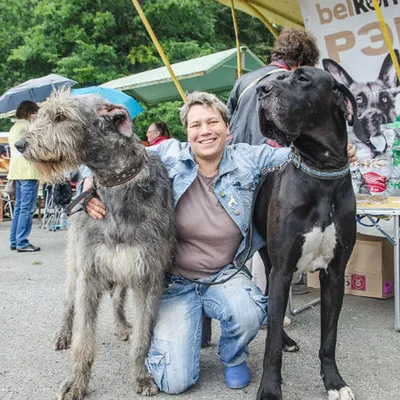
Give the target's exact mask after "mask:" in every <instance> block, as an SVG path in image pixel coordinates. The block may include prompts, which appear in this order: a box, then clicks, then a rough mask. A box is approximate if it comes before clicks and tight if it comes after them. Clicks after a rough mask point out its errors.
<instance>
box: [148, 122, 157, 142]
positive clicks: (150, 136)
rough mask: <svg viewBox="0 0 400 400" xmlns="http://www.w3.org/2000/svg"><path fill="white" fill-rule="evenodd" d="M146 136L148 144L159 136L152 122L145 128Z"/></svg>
mask: <svg viewBox="0 0 400 400" xmlns="http://www.w3.org/2000/svg"><path fill="white" fill-rule="evenodd" d="M146 136H147V140H148V142H149V144H152V143H153V142H154V141H155V140H156V139H157V138H158V137H159V136H160V132H159V131H158V130H157V128H156V127H155V125H154V124H151V125H150V126H149V127H148V128H147V133H146Z"/></svg>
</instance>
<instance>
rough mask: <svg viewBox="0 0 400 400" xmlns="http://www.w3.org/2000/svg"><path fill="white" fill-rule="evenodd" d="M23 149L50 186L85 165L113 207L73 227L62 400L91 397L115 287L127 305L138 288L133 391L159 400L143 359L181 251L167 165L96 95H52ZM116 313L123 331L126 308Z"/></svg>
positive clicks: (62, 341)
mask: <svg viewBox="0 0 400 400" xmlns="http://www.w3.org/2000/svg"><path fill="white" fill-rule="evenodd" d="M16 147H17V149H18V150H19V151H20V152H21V153H23V155H24V156H25V158H27V159H28V160H30V161H32V162H33V163H35V165H36V166H37V167H38V169H39V170H40V172H41V174H42V176H43V178H44V180H46V181H56V180H57V179H59V178H60V177H62V176H63V172H64V171H65V170H71V169H75V168H77V167H78V166H79V165H81V164H85V165H87V166H89V167H90V168H91V170H92V171H93V174H94V177H95V181H96V182H97V185H96V186H97V187H96V192H97V195H98V197H99V198H100V199H101V200H102V202H103V203H104V204H105V207H106V216H105V218H104V219H101V220H96V219H93V218H91V217H90V216H88V215H86V214H85V213H83V212H80V213H76V214H74V215H72V217H71V218H70V225H69V229H68V244H67V264H68V288H67V301H66V303H67V308H66V310H65V315H64V322H63V327H62V329H61V331H60V332H59V334H58V338H57V341H58V346H59V347H63V346H64V347H67V345H68V340H69V338H68V334H69V332H68V329H69V327H70V326H71V324H72V319H74V324H73V335H72V344H71V348H72V366H71V372H70V376H69V377H68V379H67V380H66V381H65V382H64V383H63V384H62V386H61V389H60V393H59V397H58V399H59V400H66V399H68V400H78V399H82V398H83V397H84V396H85V392H86V390H87V386H88V383H89V379H90V375H91V367H92V364H93V361H94V354H95V328H96V317H97V313H98V308H99V302H100V299H101V296H102V294H103V293H104V292H105V291H108V290H110V289H111V288H113V287H115V288H116V289H117V290H118V292H119V293H118V296H117V297H122V299H123V298H124V294H125V293H126V290H127V288H132V289H133V298H134V299H133V300H134V302H133V304H134V309H135V319H134V321H135V323H134V324H133V328H132V361H133V372H132V375H133V383H134V386H135V389H136V391H137V392H138V393H141V394H143V395H154V394H156V393H157V392H158V389H157V386H156V385H155V383H154V381H153V379H152V378H151V376H150V374H149V373H148V371H147V369H146V366H145V359H146V357H147V354H148V350H149V346H150V337H151V331H152V327H153V325H154V323H155V320H156V318H157V311H158V302H159V299H160V296H161V293H162V290H163V280H164V273H165V272H166V270H167V268H168V265H169V262H170V258H171V254H172V251H173V249H174V246H175V226H174V212H173V205H172V195H171V184H170V180H169V178H168V173H167V171H166V169H165V167H164V165H163V164H162V162H161V161H160V160H159V159H158V158H157V157H156V156H154V155H150V154H148V153H147V152H146V150H145V147H144V146H143V145H142V144H141V143H140V141H139V139H138V138H137V137H136V136H135V135H134V134H133V131H132V123H131V120H130V117H129V114H128V112H127V110H126V109H125V108H124V107H122V106H119V105H113V104H109V103H107V102H106V101H104V100H103V99H102V98H101V97H98V96H75V97H74V96H71V95H70V93H69V92H68V91H60V92H58V93H56V94H54V95H52V97H50V98H49V99H48V100H47V101H46V102H45V103H44V104H43V105H42V106H41V108H40V110H39V113H38V115H37V118H36V119H35V121H34V122H33V123H32V124H31V125H30V127H29V129H27V130H26V132H25V133H24V134H23V136H22V138H21V139H20V141H19V142H18V143H17V144H16ZM119 310H120V312H121V313H122V323H123V324H124V323H126V321H124V316H123V308H122V305H120V307H119ZM74 314H75V315H74ZM56 345H57V344H56Z"/></svg>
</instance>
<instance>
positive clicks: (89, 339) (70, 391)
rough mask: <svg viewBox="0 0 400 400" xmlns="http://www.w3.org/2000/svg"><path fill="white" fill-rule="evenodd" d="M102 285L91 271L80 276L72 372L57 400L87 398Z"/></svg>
mask: <svg viewBox="0 0 400 400" xmlns="http://www.w3.org/2000/svg"><path fill="white" fill-rule="evenodd" d="M97 278H98V277H97ZM100 285H101V283H100V282H99V281H98V279H96V277H94V276H92V275H90V272H89V273H88V274H87V275H85V274H84V272H83V271H81V273H80V274H79V276H78V279H77V287H76V303H75V321H74V334H73V338H72V346H71V349H72V365H71V373H70V376H69V377H68V378H67V380H66V381H65V382H64V383H63V384H62V386H61V388H60V393H59V396H58V400H81V399H83V398H84V396H85V393H86V389H87V386H88V384H89V380H90V375H91V369H92V365H93V361H94V353H95V330H96V320H97V312H98V307H99V302H100V299H101V295H102V292H103V289H104V288H102V287H101V286H100Z"/></svg>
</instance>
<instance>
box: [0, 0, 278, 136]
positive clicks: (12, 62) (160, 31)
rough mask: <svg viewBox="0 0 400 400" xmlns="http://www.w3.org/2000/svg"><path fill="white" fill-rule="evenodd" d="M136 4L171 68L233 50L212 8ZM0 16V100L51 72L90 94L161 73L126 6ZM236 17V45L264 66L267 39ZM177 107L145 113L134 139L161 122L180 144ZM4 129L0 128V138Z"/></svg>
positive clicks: (46, 0)
mask: <svg viewBox="0 0 400 400" xmlns="http://www.w3.org/2000/svg"><path fill="white" fill-rule="evenodd" d="M140 3H141V4H142V7H143V10H144V12H145V14H146V16H147V18H148V20H149V22H150V24H151V26H152V28H153V30H154V32H155V34H156V36H157V37H158V39H159V40H160V42H161V44H162V46H163V49H164V51H165V53H166V55H167V57H168V59H169V61H170V62H171V63H174V62H179V61H184V60H188V59H191V58H195V57H200V56H203V55H207V54H211V53H213V52H216V51H221V50H226V49H229V48H232V47H235V37H234V30H233V24H232V17H231V11H230V9H229V8H228V7H224V6H222V5H221V4H219V3H218V2H216V1H214V0H144V1H141V2H140ZM0 15H1V24H0V37H1V41H0V93H3V92H4V91H5V90H7V89H8V88H10V87H12V86H15V85H17V84H19V83H21V82H23V81H25V80H27V79H31V78H35V77H39V76H44V75H47V74H49V73H51V72H53V73H58V74H61V75H64V76H67V77H68V78H71V79H74V80H76V81H77V82H79V84H80V86H90V85H99V84H101V83H104V82H107V81H110V80H112V79H115V78H119V77H122V76H126V75H129V74H134V73H137V72H142V71H146V70H149V69H152V68H155V67H159V66H162V65H163V64H162V61H161V59H160V57H159V55H158V52H157V50H156V48H155V46H154V45H153V44H152V42H151V40H150V38H149V35H148V33H147V31H146V29H145V28H144V26H143V23H142V21H141V20H140V18H139V16H138V14H137V12H136V10H135V8H134V6H133V4H132V2H131V0H68V1H65V0H0ZM237 15H238V23H239V30H240V40H241V43H242V44H243V45H247V46H248V47H249V48H250V49H251V50H252V51H254V52H255V53H256V54H257V55H258V56H259V57H260V58H261V59H263V60H264V61H266V60H267V56H268V54H269V49H270V46H271V43H272V36H271V35H270V33H269V32H268V31H267V29H266V28H265V27H264V26H263V24H262V23H261V22H260V21H258V20H257V19H255V18H251V17H249V16H248V15H247V14H244V13H241V12H238V13H237ZM199 89H201V88H199ZM180 104H181V103H180V102H169V103H162V104H159V105H156V106H146V105H143V106H144V107H145V113H143V114H142V115H140V116H139V117H138V118H137V119H136V121H135V126H136V130H137V132H138V134H139V135H141V136H143V134H145V132H146V129H147V125H148V124H149V123H151V122H152V121H154V120H164V121H166V122H167V123H168V124H170V125H171V128H172V130H173V132H174V134H175V136H176V137H178V138H180V139H183V138H184V133H183V130H182V128H181V126H180V122H179V116H178V110H177V107H179V106H180ZM7 124H8V125H9V121H7V122H5V121H4V120H0V130H2V129H4V126H6V125H7Z"/></svg>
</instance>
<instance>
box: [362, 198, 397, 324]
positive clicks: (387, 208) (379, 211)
mask: <svg viewBox="0 0 400 400" xmlns="http://www.w3.org/2000/svg"><path fill="white" fill-rule="evenodd" d="M357 215H365V216H366V217H368V219H369V220H370V221H371V222H372V223H373V225H374V226H375V228H376V229H378V230H379V231H380V232H381V233H382V234H383V236H385V238H386V239H388V240H389V242H390V243H391V244H392V245H393V251H394V329H395V330H396V331H397V332H400V285H399V283H400V262H399V216H400V199H399V198H390V197H389V199H388V201H387V203H384V204H357ZM379 216H382V217H390V218H391V219H392V220H393V237H392V236H391V235H389V234H388V233H387V232H386V231H385V230H384V229H382V228H381V226H380V225H379V224H378V223H377V222H376V221H375V220H374V218H376V217H379Z"/></svg>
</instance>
